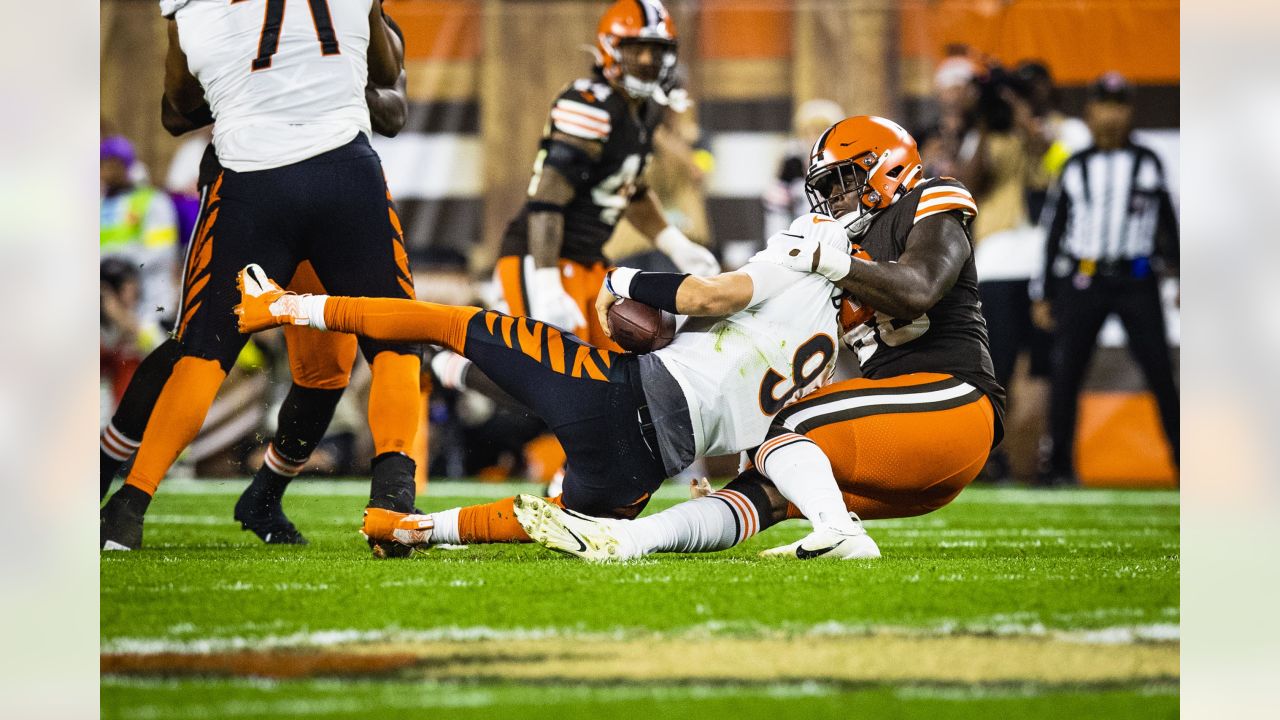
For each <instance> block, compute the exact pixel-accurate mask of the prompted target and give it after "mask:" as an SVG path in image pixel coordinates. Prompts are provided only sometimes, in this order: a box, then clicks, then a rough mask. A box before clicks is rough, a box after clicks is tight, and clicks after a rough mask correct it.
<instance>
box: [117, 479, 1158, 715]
mask: <svg viewBox="0 0 1280 720" xmlns="http://www.w3.org/2000/svg"><path fill="white" fill-rule="evenodd" d="M242 487H243V483H239V482H237V483H212V482H198V481H186V482H182V481H173V482H170V483H168V484H166V485H165V486H164V487H163V488H162V489H161V492H160V494H159V495H158V496H157V498H156V501H155V502H154V503H153V505H152V507H151V510H150V513H149V515H148V519H147V529H146V548H145V549H144V550H142V551H140V552H133V553H106V554H103V556H102V561H101V598H102V604H101V607H102V617H101V630H102V653H103V668H104V675H103V681H102V703H103V717H105V718H181V717H207V718H213V717H243V718H257V717H262V718H267V717H272V718H278V717H282V716H303V717H331V718H354V717H385V712H386V711H388V710H391V711H395V710H409V711H415V710H427V711H429V710H431V709H440V710H447V712H448V713H449V716H450V717H498V716H514V717H522V718H523V717H539V716H547V717H550V716H554V717H557V718H577V717H599V716H600V715H601V714H605V715H611V714H621V713H622V712H626V713H628V714H636V713H639V712H644V711H646V710H651V711H658V712H662V713H667V714H674V715H676V716H680V715H695V714H696V715H698V716H699V717H707V718H713V717H734V718H742V717H765V716H768V717H777V716H778V715H779V714H780V713H781V714H783V715H784V716H789V715H804V716H809V717H836V716H839V717H849V716H857V715H858V714H862V715H869V716H873V717H1080V716H1089V717H1173V716H1176V715H1177V710H1178V707H1177V706H1178V647H1179V631H1178V624H1179V606H1178V573H1179V569H1178V568H1179V565H1178V552H1179V550H1178V537H1179V529H1178V495H1177V493H1174V492H1120V491H1097V490H1080V491H1064V492H1032V491H1022V490H999V489H983V488H973V489H970V490H968V491H966V492H965V493H964V494H962V495H961V497H960V498H959V499H958V500H957V501H956V502H955V503H954V504H953V505H951V506H950V507H947V508H944V509H943V510H941V511H939V512H936V513H934V514H932V515H927V516H924V517H920V518H911V519H905V520H894V521H881V522H873V523H868V530H869V531H870V532H871V533H872V535H873V536H874V537H875V538H876V540H877V542H878V543H879V544H880V547H881V549H882V551H883V553H884V557H883V558H882V559H881V560H878V561H860V562H846V563H835V562H821V561H816V562H809V563H795V562H786V561H776V560H775V561H766V560H761V559H758V558H756V556H755V554H756V553H757V552H758V551H759V550H761V549H764V548H766V547H770V546H772V545H774V544H779V543H782V542H789V541H791V540H794V539H796V538H798V537H800V536H801V535H802V534H803V533H804V532H806V531H807V525H805V524H803V523H798V522H792V523H788V524H786V525H784V526H782V527H779V528H775V529H772V530H770V531H767V532H766V533H764V534H763V535H762V536H758V537H756V538H753V539H752V540H751V541H749V542H748V543H746V544H744V545H743V546H741V547H738V548H735V549H733V550H731V551H728V552H725V553H719V554H713V555H701V556H692V555H689V556H686V555H669V556H659V557H657V558H650V559H645V560H642V561H638V562H633V563H627V564H620V565H606V566H593V565H587V564H584V563H581V562H580V561H577V560H574V559H571V558H566V557H562V556H559V555H555V554H553V553H550V552H548V551H546V550H544V549H542V548H540V547H538V546H531V545H501V546H488V547H480V546H475V547H471V548H468V549H465V550H455V551H442V550H433V551H431V552H428V553H418V554H416V555H415V556H414V557H412V558H410V559H407V560H400V561H381V562H379V561H374V560H372V559H370V558H369V556H368V551H367V548H366V547H365V545H364V542H363V540H362V539H361V538H360V537H359V535H358V534H357V532H356V529H357V527H358V524H359V517H360V509H361V508H362V507H363V504H364V500H365V498H366V495H365V493H366V492H367V484H366V483H362V482H311V483H307V482H299V483H297V487H295V488H294V489H293V490H292V491H291V493H290V496H289V498H287V499H286V510H287V511H288V512H289V513H290V516H291V517H292V518H293V519H294V521H295V522H296V523H297V524H298V526H299V527H300V528H301V529H302V530H303V532H305V533H306V534H307V535H308V537H310V539H311V541H312V544H311V545H310V546H309V547H305V548H279V547H267V546H264V545H261V544H260V543H258V541H257V539H256V538H254V537H253V536H251V535H250V534H249V533H246V532H242V531H240V530H239V528H238V526H237V525H236V524H234V523H232V522H231V520H230V517H231V506H232V504H233V503H234V502H235V498H236V496H237V494H238V493H239V491H240V489H242ZM529 489H530V488H528V487H525V486H519V485H507V486H486V485H473V484H463V483H436V484H434V485H433V486H432V487H431V490H430V492H429V494H428V496H427V497H424V498H421V499H420V501H419V505H420V506H421V507H423V508H424V509H426V510H436V509H443V508H447V507H452V506H455V505H460V504H469V503H471V502H477V501H484V500H486V499H488V498H491V497H497V496H498V495H497V493H503V494H509V493H512V492H518V491H528V490H529ZM683 493H684V490H683V489H682V488H679V487H675V486H671V487H668V488H664V490H663V491H662V492H661V493H660V494H659V495H658V497H657V498H656V499H655V500H654V502H653V503H651V504H650V511H653V510H656V509H660V508H662V507H666V506H668V505H670V504H672V503H673V502H676V501H678V500H679V499H681V497H682V496H683Z"/></svg>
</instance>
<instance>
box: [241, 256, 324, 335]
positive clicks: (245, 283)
mask: <svg viewBox="0 0 1280 720" xmlns="http://www.w3.org/2000/svg"><path fill="white" fill-rule="evenodd" d="M236 287H237V288H239V290H240V303H239V304H238V305H236V306H235V308H233V312H235V314H236V315H237V316H239V319H238V320H237V321H236V324H237V326H238V327H239V329H240V332H242V333H245V334H248V333H255V332H258V331H259V330H266V329H268V328H273V327H277V326H280V325H307V324H309V323H310V320H309V319H308V317H307V313H306V309H305V308H304V307H303V303H302V299H303V298H305V297H310V296H308V295H298V294H295V293H291V292H286V291H285V290H284V288H282V287H280V286H279V285H277V284H276V283H275V281H274V280H272V279H271V278H269V277H267V273H266V271H265V270H263V269H262V268H261V267H260V266H258V265H246V266H245V267H244V269H243V270H241V271H240V273H239V274H238V275H236Z"/></svg>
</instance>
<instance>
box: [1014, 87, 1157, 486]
mask: <svg viewBox="0 0 1280 720" xmlns="http://www.w3.org/2000/svg"><path fill="white" fill-rule="evenodd" d="M1131 95H1132V91H1131V88H1130V86H1129V84H1128V83H1127V82H1126V81H1125V79H1124V78H1123V77H1121V76H1120V75H1118V74H1116V73H1107V74H1105V75H1103V76H1102V77H1101V78H1099V79H1098V80H1097V81H1096V82H1095V83H1094V84H1093V85H1092V86H1091V87H1090V89H1089V100H1088V103H1087V104H1086V106H1085V118H1086V121H1087V122H1088V124H1089V129H1090V130H1091V131H1092V133H1093V145H1092V146H1091V147H1089V148H1087V149H1085V150H1083V151H1081V152H1079V153H1076V154H1075V155H1073V156H1072V157H1071V158H1070V159H1069V160H1067V163H1066V165H1065V166H1064V167H1063V170H1062V175H1061V177H1060V178H1059V181H1058V184H1057V186H1056V187H1055V188H1054V190H1053V193H1052V194H1051V195H1050V197H1049V199H1048V202H1047V203H1046V205H1045V211H1044V216H1043V217H1042V219H1041V222H1042V224H1043V225H1044V226H1045V227H1046V228H1047V232H1048V236H1047V239H1046V243H1047V247H1046V252H1045V265H1044V272H1043V275H1042V277H1041V279H1040V281H1039V282H1033V283H1032V289H1031V292H1032V297H1033V299H1034V300H1036V301H1037V302H1036V303H1035V308H1034V311H1033V312H1034V315H1035V319H1036V323H1037V324H1038V325H1040V326H1042V327H1045V328H1046V329H1053V330H1055V336H1054V339H1053V351H1052V386H1051V390H1050V399H1049V434H1050V440H1051V448H1052V449H1051V450H1050V453H1049V458H1048V466H1047V467H1045V468H1043V469H1042V475H1041V478H1040V482H1041V483H1042V484H1049V485H1062V484H1075V483H1076V476H1075V468H1074V464H1073V454H1074V448H1075V432H1076V415H1077V410H1078V403H1079V393H1080V385H1081V383H1082V381H1083V380H1084V373H1085V370H1086V368H1088V365H1089V359H1090V358H1091V357H1092V356H1093V349H1094V347H1095V345H1096V342H1097V337H1098V332H1099V330H1101V328H1102V323H1103V321H1104V320H1106V319H1107V316H1108V315H1110V314H1111V313H1116V314H1117V315H1119V316H1120V320H1121V322H1122V323H1123V324H1124V329H1125V332H1126V333H1127V334H1128V336H1129V352H1130V353H1131V354H1132V355H1133V358H1134V359H1135V360H1136V361H1137V363H1138V365H1139V366H1140V367H1141V368H1142V372H1143V374H1144V375H1145V376H1146V379H1147V384H1148V385H1149V386H1150V388H1151V391H1152V392H1153V393H1154V394H1155V396H1156V402H1157V404H1158V405H1159V407H1160V422H1161V424H1162V425H1163V426H1164V432H1165V435H1166V436H1167V437H1168V439H1169V445H1170V447H1171V448H1172V449H1173V463H1174V466H1175V467H1176V466H1177V464H1178V390H1177V388H1176V387H1175V385H1174V378H1173V366H1172V364H1171V362H1170V357H1169V346H1168V343H1167V341H1166V335H1165V321H1164V311H1163V309H1162V307H1161V305H1160V293H1159V284H1158V276H1159V275H1166V274H1167V275H1175V276H1176V274H1177V271H1178V227H1177V219H1176V217H1175V215H1174V212H1173V204H1172V202H1171V201H1170V199H1169V191H1168V189H1167V187H1166V185H1165V176H1164V169H1163V167H1161V165H1160V160H1159V159H1158V158H1157V157H1156V155H1155V153H1153V152H1152V151H1151V150H1149V149H1148V148H1145V147H1143V146H1141V145H1138V144H1136V143H1134V142H1133V140H1132V138H1131V136H1130V130H1131V127H1130V125H1131V120H1132V116H1133V109H1132V104H1131Z"/></svg>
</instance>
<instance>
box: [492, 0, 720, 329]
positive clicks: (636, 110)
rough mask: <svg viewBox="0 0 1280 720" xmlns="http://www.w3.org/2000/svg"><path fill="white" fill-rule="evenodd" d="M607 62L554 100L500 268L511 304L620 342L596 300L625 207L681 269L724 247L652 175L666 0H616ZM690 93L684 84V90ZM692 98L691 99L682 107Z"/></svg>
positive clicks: (707, 269) (670, 58)
mask: <svg viewBox="0 0 1280 720" xmlns="http://www.w3.org/2000/svg"><path fill="white" fill-rule="evenodd" d="M595 56H596V66H595V71H594V73H593V74H592V76H591V77H589V78H582V79H579V80H575V81H574V82H573V83H571V84H570V85H569V86H568V87H566V88H565V89H564V90H563V91H562V92H561V93H560V94H559V95H558V96H557V97H556V99H555V102H554V103H552V106H551V113H550V116H549V117H548V118H547V123H546V126H545V128H544V130H543V135H542V141H541V142H540V143H539V145H538V154H537V157H536V158H535V159H534V163H533V177H532V178H531V179H530V180H529V189H528V201H527V202H526V203H525V205H524V207H523V208H521V210H520V212H519V213H518V214H517V215H516V217H515V218H514V219H512V221H511V223H510V224H509V225H508V226H507V229H506V232H505V233H504V234H503V238H502V248H501V251H500V252H501V257H500V258H499V259H498V263H497V266H496V268H495V270H494V274H495V277H496V279H497V281H498V283H499V284H500V285H501V287H502V292H503V296H504V298H505V300H506V303H507V311H508V312H509V313H510V314H511V315H515V316H528V317H531V318H534V319H535V320H541V321H543V322H547V323H551V324H552V325H555V326H556V327H559V328H561V329H563V330H567V331H569V332H573V333H574V334H576V335H578V336H579V337H581V338H583V339H584V340H586V341H587V342H589V343H591V344H593V345H596V346H597V347H603V348H606V349H609V350H613V351H615V352H616V351H619V350H621V348H620V347H618V346H617V345H616V344H615V343H614V342H613V341H612V340H611V339H610V338H609V337H608V335H606V334H605V333H604V331H603V328H601V326H600V324H599V322H597V320H596V318H595V316H594V314H593V313H592V312H591V307H592V305H593V304H594V302H595V299H596V293H597V292H598V291H599V290H600V285H601V282H602V281H603V280H604V274H605V272H606V271H607V270H608V267H609V263H608V261H607V260H606V259H605V256H604V252H603V247H604V244H605V242H607V241H608V240H609V237H610V236H611V235H612V234H613V229H614V227H615V226H616V225H617V224H618V221H619V220H620V219H622V218H624V217H625V218H626V219H627V220H629V221H630V222H631V223H632V224H633V225H635V227H636V229H638V230H639V231H640V232H641V233H642V234H644V235H645V236H646V237H649V238H651V239H652V240H653V241H654V243H655V244H656V245H657V247H658V248H659V249H660V250H662V251H663V252H664V253H666V254H667V255H668V256H669V257H670V258H671V260H672V261H673V262H674V263H675V265H676V267H677V268H679V269H680V271H681V272H686V273H692V274H695V275H714V274H716V273H718V272H719V271H720V267H719V264H718V263H717V262H716V259H715V256H714V255H712V254H711V251H709V250H707V249H706V248H705V247H702V246H701V245H698V244H697V243H695V242H693V241H692V240H690V239H689V238H687V237H685V235H684V233H682V232H680V230H679V229H677V228H676V227H675V226H673V225H670V224H668V223H667V221H666V218H665V217H664V216H663V214H662V208H661V205H659V203H658V199H657V197H656V196H655V195H654V193H653V192H652V191H651V190H649V188H648V187H647V186H646V185H645V184H644V182H643V180H642V176H643V174H644V170H645V166H646V165H647V164H648V162H649V158H650V155H651V154H652V152H653V135H654V132H655V131H656V130H657V128H658V125H659V124H661V123H662V120H663V116H664V115H665V114H666V113H667V111H668V108H670V107H671V106H672V105H676V106H679V105H680V104H681V103H680V102H679V100H677V101H675V102H673V100H672V95H677V98H678V97H679V95H678V94H677V93H676V92H673V86H674V80H675V71H676V28H675V24H674V22H673V21H672V19H671V15H670V14H668V13H667V10H666V8H665V7H663V5H662V3H661V2H659V1H658V0H617V2H615V3H613V5H611V6H610V7H609V9H608V10H606V11H605V13H604V16H603V17H601V18H600V24H599V28H598V30H597V32H596V43H595ZM680 93H681V94H682V91H680ZM679 109H682V108H679Z"/></svg>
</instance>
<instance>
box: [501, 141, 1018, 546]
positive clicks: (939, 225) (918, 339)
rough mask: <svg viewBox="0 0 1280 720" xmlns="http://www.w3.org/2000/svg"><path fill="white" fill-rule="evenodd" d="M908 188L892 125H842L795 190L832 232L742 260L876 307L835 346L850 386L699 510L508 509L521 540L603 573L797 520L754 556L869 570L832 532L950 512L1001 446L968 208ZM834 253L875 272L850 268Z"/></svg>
mask: <svg viewBox="0 0 1280 720" xmlns="http://www.w3.org/2000/svg"><path fill="white" fill-rule="evenodd" d="M922 174H923V171H922V163H921V158H920V154H919V152H918V150H917V148H916V143H915V140H914V139H913V138H912V137H911V136H910V135H909V134H907V132H906V131H905V130H903V129H902V128H901V127H900V126H898V125H897V124H895V123H893V122H891V121H889V120H886V119H884V118H878V117H868V116H858V117H851V118H846V119H844V120H842V121H840V122H838V123H836V124H835V125H833V126H831V127H830V128H829V129H828V130H827V131H826V132H825V133H823V135H822V136H821V137H820V138H819V139H818V141H817V143H816V144H815V145H814V147H813V152H812V158H811V164H810V168H809V171H808V173H807V175H806V180H805V184H806V188H807V192H808V194H809V198H810V201H811V203H812V206H813V209H814V210H815V211H816V212H823V213H830V214H831V215H832V216H834V217H836V218H837V219H838V221H839V223H840V224H841V225H842V226H843V228H842V230H843V231H842V232H830V231H827V228H826V227H821V228H820V229H819V230H818V231H816V232H812V233H808V234H806V235H805V236H802V237H794V236H791V237H788V236H783V237H780V238H777V241H776V242H771V243H770V245H769V247H768V248H767V249H766V250H765V251H763V252H761V253H759V254H758V255H757V256H756V258H754V259H755V260H757V261H766V262H771V263H777V264H779V265H781V266H783V267H787V268H790V269H793V270H813V271H814V272H817V273H820V274H822V275H823V276H825V277H827V278H829V279H830V280H831V281H832V282H833V283H835V284H836V285H837V286H838V287H840V288H841V289H843V290H845V291H847V292H849V293H851V294H852V295H853V296H854V297H855V298H856V300H857V301H858V302H859V304H861V305H862V306H864V307H865V308H874V311H872V312H868V313H866V317H865V319H864V320H862V321H861V322H858V323H856V324H854V325H853V327H851V328H849V330H848V332H846V334H845V335H844V337H843V340H844V342H845V343H846V344H847V345H848V346H849V347H850V348H851V349H852V350H853V351H854V352H856V353H857V355H858V361H859V364H860V365H861V368H862V377H861V378H859V379H856V380H846V381H843V382H839V383H835V384H833V385H829V386H827V387H825V388H822V389H821V390H819V391H817V392H815V393H813V394H812V395H809V396H807V397H805V398H804V399H803V400H801V401H799V402H797V403H795V404H793V405H791V406H790V407H788V408H786V409H785V410H783V411H782V412H780V413H779V414H778V415H777V417H776V418H775V419H774V422H773V426H772V428H771V429H770V432H769V439H768V440H766V441H765V442H764V443H763V444H761V445H760V446H759V447H758V448H755V449H754V450H753V451H752V452H751V453H750V457H751V461H752V465H753V467H752V468H751V469H748V470H747V471H745V472H743V473H742V474H741V475H739V476H738V477H737V478H736V479H735V480H733V481H732V482H731V483H729V485H728V486H727V487H726V488H725V489H723V490H720V491H719V492H716V493H713V494H711V495H710V496H709V497H703V498H699V499H695V500H692V501H690V502H686V503H682V504H680V505H677V506H676V507H673V508H670V509H668V510H666V511H664V512H661V513H657V514H655V515H653V516H651V517H647V518H643V519H641V520H638V521H636V522H631V523H618V522H612V521H610V520H607V519H605V520H597V519H593V518H586V517H582V516H581V515H575V514H572V513H567V512H564V511H561V510H560V509H559V508H557V507H554V506H551V505H549V504H547V503H546V502H544V501H542V500H540V499H537V498H532V497H529V496H521V498H520V499H519V500H518V501H517V503H516V506H515V509H516V512H517V515H518V516H519V517H520V519H521V521H522V523H523V524H524V526H525V528H526V529H527V530H528V531H529V532H530V534H531V535H532V536H533V537H534V538H535V539H536V540H538V541H539V542H542V543H543V544H545V545H547V546H548V547H551V548H553V549H556V550H560V551H562V552H568V553H571V554H574V555H578V556H581V557H585V558H588V559H593V560H615V559H629V558H634V557H640V556H642V555H646V554H648V553H652V552H706V551H712V550H721V549H724V548H728V547H731V546H733V545H735V544H737V543H740V542H742V541H743V540H745V539H747V538H748V537H750V536H751V535H753V534H755V533H757V532H759V531H761V530H763V529H764V528H767V527H769V526H771V525H774V524H776V523H778V522H781V521H783V520H785V519H787V518H791V517H801V516H804V517H807V518H809V519H810V520H811V521H813V524H814V531H813V532H812V533H811V534H810V535H808V536H807V537H805V538H803V539H802V540H800V541H799V542H795V543H792V544H790V545H786V546H783V547H780V548H774V549H772V550H768V551H766V552H765V553H764V554H765V555H773V556H782V557H790V558H799V559H809V558H817V557H832V558H869V557H878V556H879V550H878V549H877V548H876V547H875V544H874V543H873V542H871V541H870V540H869V538H867V537H866V535H865V532H864V531H862V530H861V527H860V523H859V530H858V531H857V532H854V533H849V532H847V531H845V530H843V529H841V525H842V523H840V522H834V523H833V522H832V521H833V520H837V519H838V516H842V515H844V514H845V513H847V512H852V513H856V515H858V516H860V517H861V518H866V519H878V518H895V517H910V516H914V515H921V514H924V513H927V512H931V511H933V510H936V509H938V508H940V507H942V506H944V505H946V504H947V503H949V502H951V500H953V499H954V498H955V497H956V495H958V494H959V493H960V491H961V490H963V489H964V488H965V487H966V486H967V485H968V484H969V483H970V482H972V481H973V479H974V477H976V476H977V474H978V471H979V470H981V468H982V466H983V464H984V463H985V462H986V459H987V455H988V453H989V452H990V450H991V448H992V447H994V446H995V444H997V443H998V442H999V441H1000V438H1001V436H1002V433H1003V430H1002V417H1003V409H1004V390H1003V389H1002V388H1001V387H1000V385H999V384H998V383H997V382H996V380H995V375H994V373H993V371H992V366H991V357H990V353H989V352H988V348H987V331H986V324H985V322H984V321H983V317H982V313H981V311H980V307H979V302H978V288H977V273H976V271H975V269H974V260H973V241H972V237H971V235H970V230H969V226H970V223H971V222H972V220H973V218H974V217H975V216H976V214H977V206H976V205H975V204H974V202H973V197H972V196H971V195H970V194H969V191H968V190H966V189H965V187H964V186H963V185H962V184H961V183H959V182H958V181H956V180H953V179H951V178H924V177H922ZM793 228H794V226H793ZM848 239H853V240H854V241H855V242H857V243H859V244H860V245H861V247H862V248H864V249H865V250H866V251H867V252H868V253H869V257H870V258H874V260H871V259H868V258H863V257H851V256H850V253H849V252H848V250H847V244H846V243H847V242H848ZM833 481H834V482H833ZM744 508H745V514H746V517H747V521H746V522H740V521H739V520H738V517H739V516H741V515H743V514H744Z"/></svg>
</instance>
